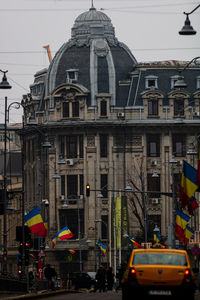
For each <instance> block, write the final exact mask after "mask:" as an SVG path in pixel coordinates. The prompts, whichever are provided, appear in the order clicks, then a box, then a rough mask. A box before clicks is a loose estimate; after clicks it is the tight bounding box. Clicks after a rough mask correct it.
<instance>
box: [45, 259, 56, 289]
mask: <svg viewBox="0 0 200 300" xmlns="http://www.w3.org/2000/svg"><path fill="white" fill-rule="evenodd" d="M44 275H45V277H46V279H47V280H48V290H50V289H51V290H52V291H55V289H56V285H55V283H56V280H55V277H56V275H57V274H56V271H55V269H54V268H52V267H51V266H50V265H49V264H48V265H47V266H46V268H45V270H44Z"/></svg>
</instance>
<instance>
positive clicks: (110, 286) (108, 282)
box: [107, 267, 114, 291]
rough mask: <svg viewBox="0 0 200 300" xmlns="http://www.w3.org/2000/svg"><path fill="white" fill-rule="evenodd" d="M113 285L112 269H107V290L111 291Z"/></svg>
mask: <svg viewBox="0 0 200 300" xmlns="http://www.w3.org/2000/svg"><path fill="white" fill-rule="evenodd" d="M113 283H114V274H113V271H112V267H109V268H108V271H107V284H108V290H109V291H112V289H113Z"/></svg>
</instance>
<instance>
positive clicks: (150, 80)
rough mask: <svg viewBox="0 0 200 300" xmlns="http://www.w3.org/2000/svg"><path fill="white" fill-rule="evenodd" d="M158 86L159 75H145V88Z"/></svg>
mask: <svg viewBox="0 0 200 300" xmlns="http://www.w3.org/2000/svg"><path fill="white" fill-rule="evenodd" d="M150 88H155V89H157V88H158V77H157V76H154V75H148V76H146V77H145V89H150Z"/></svg>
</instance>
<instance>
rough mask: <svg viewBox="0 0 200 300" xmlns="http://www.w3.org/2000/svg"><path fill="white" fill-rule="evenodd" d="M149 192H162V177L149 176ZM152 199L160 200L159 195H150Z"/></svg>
mask: <svg viewBox="0 0 200 300" xmlns="http://www.w3.org/2000/svg"><path fill="white" fill-rule="evenodd" d="M147 190H148V191H152V192H154V191H155V192H160V176H158V177H152V174H147ZM149 197H150V198H159V197H160V194H159V193H149Z"/></svg>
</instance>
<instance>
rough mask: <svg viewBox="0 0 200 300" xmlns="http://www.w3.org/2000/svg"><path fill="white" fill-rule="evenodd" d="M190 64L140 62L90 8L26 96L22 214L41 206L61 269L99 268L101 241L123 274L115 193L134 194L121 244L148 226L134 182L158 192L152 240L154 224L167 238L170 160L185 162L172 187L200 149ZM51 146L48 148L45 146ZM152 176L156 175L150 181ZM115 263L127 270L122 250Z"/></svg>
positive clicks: (198, 103) (150, 217) (150, 209)
mask: <svg viewBox="0 0 200 300" xmlns="http://www.w3.org/2000/svg"><path fill="white" fill-rule="evenodd" d="M118 26H119V25H118ZM132 38H134V37H133V36H132ZM183 67H184V63H180V62H178V61H164V62H155V63H138V62H137V61H136V59H135V57H134V56H133V55H132V53H131V51H130V50H129V49H128V47H127V46H126V45H124V44H123V43H121V42H119V41H118V40H117V38H116V36H115V31H114V27H113V25H112V23H111V20H110V18H109V17H108V16H107V15H105V14H104V13H103V12H100V11H97V10H96V9H95V8H94V7H92V8H91V9H90V10H89V11H87V12H84V13H82V14H81V15H80V16H78V17H77V19H76V20H75V23H74V25H73V27H72V34H71V39H70V40H69V41H68V42H65V43H64V44H63V46H62V47H61V48H60V49H59V50H58V52H57V53H56V55H55V57H54V59H53V61H52V62H51V64H50V66H49V68H48V69H44V70H41V71H39V72H37V73H36V74H35V79H34V83H33V84H32V85H31V86H30V94H28V95H24V96H23V100H22V105H23V106H24V122H25V123H24V125H25V131H26V135H25V194H24V195H25V208H26V210H27V211H29V210H30V209H32V208H33V207H34V206H35V205H38V206H40V208H41V211H42V214H43V217H44V218H47V219H48V232H49V236H48V238H47V240H46V243H47V244H48V245H49V247H50V248H49V249H47V250H46V252H47V258H46V259H47V260H50V261H51V263H52V264H55V265H56V268H57V271H58V273H61V274H62V273H66V272H69V271H71V268H73V270H74V271H75V270H79V269H80V268H83V269H84V270H88V271H94V270H96V268H97V266H98V259H99V257H98V255H97V252H98V249H97V246H96V243H97V241H98V238H101V240H102V242H103V243H104V244H106V245H108V248H109V251H108V256H106V257H104V258H102V259H103V262H105V263H108V262H109V263H110V264H111V265H112V266H114V268H115V269H116V259H115V258H116V253H115V251H114V248H115V247H113V245H114V244H115V243H113V240H115V238H114V237H115V234H114V233H113V232H114V228H115V227H113V226H112V225H113V222H112V220H113V219H115V218H113V214H114V215H115V213H116V207H115V204H116V201H115V199H116V197H117V196H118V195H121V194H122V195H123V196H127V197H126V198H125V197H123V199H126V201H125V203H124V202H123V206H122V209H121V211H122V221H121V225H122V226H119V227H120V228H121V234H122V246H123V247H122V248H124V247H125V248H127V241H125V239H124V238H123V235H124V234H125V233H128V234H130V235H132V234H136V233H137V232H138V231H139V230H141V224H140V223H139V221H138V219H137V218H136V217H135V214H134V213H133V211H135V212H136V213H137V214H138V216H139V217H140V220H141V222H142V224H143V223H144V215H143V214H144V209H143V203H142V202H143V200H144V199H143V197H141V198H140V199H139V202H140V203H141V205H142V206H141V207H142V209H141V208H138V209H137V207H138V205H136V206H135V203H136V198H134V197H135V195H136V193H135V194H134V193H130V192H129V193H128V192H126V191H125V190H126V189H125V188H126V186H127V184H130V185H131V186H132V188H133V190H136V189H138V190H142V191H143V192H144V191H147V190H148V191H151V193H148V194H145V193H142V195H146V197H145V200H146V201H145V204H146V210H145V211H146V213H147V220H146V221H147V225H148V228H147V229H148V233H149V235H148V240H149V239H151V235H152V229H153V228H154V227H155V225H157V226H158V227H159V228H160V230H161V234H162V235H163V236H164V237H166V238H167V237H168V232H169V228H171V227H170V226H171V224H172V222H173V214H174V211H173V203H172V198H171V197H169V196H167V195H161V194H159V193H158V192H163V193H169V192H171V184H172V178H171V172H170V159H171V158H172V156H173V154H174V155H175V157H176V159H177V161H178V163H177V164H176V166H174V167H173V174H174V178H175V181H174V182H175V185H176V183H177V182H179V181H178V179H177V180H176V178H178V177H179V174H180V173H181V168H182V167H181V166H182V160H183V159H189V158H187V157H186V153H187V147H188V146H189V145H190V144H191V143H193V144H194V146H196V141H197V137H198V136H199V134H200V130H199V124H200V119H199V117H200V73H199V71H200V68H199V66H198V65H194V64H191V65H190V66H189V67H188V68H187V69H186V70H185V71H184V72H183V76H184V80H185V81H186V82H187V85H188V87H187V88H186V89H183V90H182V89H175V88H174V83H175V82H176V80H177V78H178V75H179V72H178V71H179V70H181V69H183ZM48 142H50V143H51V147H44V146H49V144H48ZM63 160H64V161H63ZM192 161H193V160H192ZM195 163H196V157H194V164H195ZM155 171H156V172H157V174H158V175H159V177H155V176H154V177H152V174H153V173H155ZM55 175H56V176H55ZM57 175H59V176H57ZM86 184H89V185H90V188H91V191H90V196H89V197H86V193H85V186H86ZM100 191H101V193H102V194H103V195H101V196H103V197H101V198H99V197H98V196H97V195H98V194H99V192H100ZM153 192H154V193H153ZM156 192H157V193H156ZM126 211H127V212H128V218H127V215H126ZM125 219H126V220H125ZM127 219H128V221H127ZM125 221H126V222H125ZM196 221H198V220H196ZM196 223H197V224H198V222H196ZM196 223H195V224H196ZM127 224H128V225H127ZM197 224H196V226H197ZM64 226H68V227H69V229H70V230H71V231H72V232H73V234H74V237H73V238H72V239H70V240H65V241H60V240H58V241H57V244H56V247H55V249H54V250H52V249H51V238H52V237H53V236H54V235H55V233H56V232H57V231H58V230H60V229H62V228H63V227H64ZM88 240H89V241H88ZM67 249H74V250H75V251H76V255H74V256H73V260H72V263H69V262H68V263H67V254H66V251H67ZM117 257H118V260H117V264H120V262H121V259H122V260H123V251H122V258H121V250H119V252H118V254H117ZM80 258H81V261H80Z"/></svg>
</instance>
